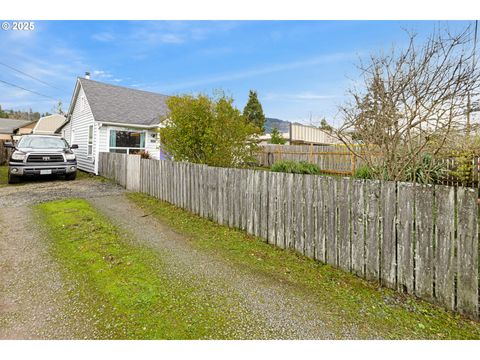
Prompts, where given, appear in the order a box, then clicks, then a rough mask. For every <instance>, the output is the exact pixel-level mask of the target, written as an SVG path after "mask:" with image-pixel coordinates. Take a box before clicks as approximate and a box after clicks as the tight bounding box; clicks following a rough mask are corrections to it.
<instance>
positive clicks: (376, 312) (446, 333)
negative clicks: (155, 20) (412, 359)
mask: <svg viewBox="0 0 480 360" xmlns="http://www.w3.org/2000/svg"><path fill="white" fill-rule="evenodd" d="M128 197H129V198H130V199H131V200H132V201H134V202H135V203H136V204H137V205H138V206H140V207H141V208H143V209H144V210H145V211H146V212H148V213H149V214H152V215H153V216H155V217H157V218H158V219H159V220H161V221H163V222H164V223H166V224H167V225H169V226H171V227H172V228H174V229H175V230H176V231H178V232H180V233H182V234H184V235H187V236H188V237H189V238H190V239H191V243H192V244H193V245H194V246H195V247H197V248H199V249H203V250H205V251H208V252H210V253H211V254H214V255H216V256H219V257H221V258H222V259H225V260H226V261H229V262H230V263H233V264H236V265H237V266H242V267H245V268H248V269H249V270H251V271H254V272H260V273H262V274H264V275H266V276H270V277H272V278H273V279H275V280H277V281H280V282H283V283H287V284H289V285H291V286H293V287H295V288H296V289H298V290H299V291H303V292H305V294H306V295H307V296H309V297H310V298H311V299H314V300H312V301H316V302H317V304H318V306H319V307H320V308H321V310H322V311H323V313H325V314H328V318H329V319H330V320H329V324H328V325H329V326H333V327H334V328H335V326H336V327H337V328H342V327H343V328H344V327H348V326H352V327H354V328H355V329H356V332H357V334H358V336H360V337H362V338H372V337H381V338H386V339H480V323H479V322H476V321H471V320H469V319H466V318H464V317H461V316H460V315H457V314H453V313H452V312H449V311H446V310H444V309H443V308H441V307H439V306H436V305H433V304H430V303H428V302H425V301H422V300H419V299H417V298H415V297H413V296H409V295H403V294H399V293H397V292H395V291H393V290H390V289H386V288H382V287H380V286H378V284H376V283H373V282H369V281H365V280H363V279H361V278H359V277H357V276H354V275H352V274H349V273H346V272H344V271H341V270H338V269H334V268H333V267H331V266H329V265H323V264H321V263H318V262H316V261H313V260H311V259H308V258H306V257H304V256H300V255H298V254H296V253H294V252H292V251H286V250H281V249H278V248H275V247H273V246H271V245H268V244H266V243H265V242H263V241H262V239H260V238H256V237H254V236H250V235H248V234H246V233H245V232H243V231H240V230H235V229H230V228H228V227H225V226H221V225H218V224H216V223H214V222H212V221H210V220H207V219H204V218H201V217H199V216H197V215H194V214H191V213H189V212H187V211H184V210H182V209H179V208H176V207H175V206H173V205H170V204H168V203H165V202H162V201H159V200H157V199H155V198H153V197H150V196H148V195H144V194H140V193H129V194H128Z"/></svg>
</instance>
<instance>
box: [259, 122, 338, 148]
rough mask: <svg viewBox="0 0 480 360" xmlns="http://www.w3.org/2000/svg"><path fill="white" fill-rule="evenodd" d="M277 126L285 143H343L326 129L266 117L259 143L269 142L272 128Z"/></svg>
mask: <svg viewBox="0 0 480 360" xmlns="http://www.w3.org/2000/svg"><path fill="white" fill-rule="evenodd" d="M274 127H275V128H277V129H278V130H279V131H280V133H281V134H282V136H283V138H284V139H285V140H286V144H287V145H340V144H343V143H342V142H341V141H340V140H339V139H338V138H337V137H335V136H333V135H332V134H330V133H329V132H328V131H326V130H322V129H319V128H318V127H315V126H312V125H303V124H298V123H290V122H287V121H283V120H280V119H274V118H267V122H266V126H265V134H263V135H262V136H260V137H259V139H260V144H261V145H265V144H268V143H269V142H270V139H271V132H272V129H273V128H274Z"/></svg>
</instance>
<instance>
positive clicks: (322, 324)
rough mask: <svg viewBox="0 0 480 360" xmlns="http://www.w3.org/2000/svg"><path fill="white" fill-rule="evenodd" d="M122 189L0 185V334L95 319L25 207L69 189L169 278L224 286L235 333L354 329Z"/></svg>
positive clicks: (70, 331)
mask: <svg viewBox="0 0 480 360" xmlns="http://www.w3.org/2000/svg"><path fill="white" fill-rule="evenodd" d="M123 192H124V190H123V189H122V188H120V187H119V186H117V185H115V184H113V183H110V182H102V181H99V180H96V179H88V178H87V179H82V180H76V181H73V182H67V181H54V182H33V183H28V184H24V185H22V186H7V187H4V188H0V252H1V256H0V339H2V338H4V339H5V338H15V339H32V338H33V339H35V338H41V339H52V338H54V339H65V338H67V339H68V338H90V339H92V338H95V327H94V326H93V327H91V326H89V325H88V324H93V323H94V322H95V320H94V319H88V318H85V315H84V314H82V313H81V307H79V306H76V305H75V299H74V298H73V299H72V296H71V294H69V285H68V284H64V283H62V279H61V276H60V272H59V269H58V264H56V262H55V261H53V260H52V259H51V258H50V256H49V254H48V251H47V250H48V249H47V248H46V244H45V242H44V241H43V239H42V229H38V225H36V222H35V219H34V217H33V216H34V215H33V214H32V211H31V208H30V205H32V204H35V203H38V202H42V201H51V200H54V199H61V198H72V197H75V198H86V199H88V201H90V203H92V204H93V205H94V206H95V207H96V208H97V209H98V210H99V211H100V212H102V213H104V214H105V215H106V216H107V217H109V218H110V219H111V220H112V222H113V223H114V224H116V225H117V226H118V227H120V228H121V229H123V230H124V232H125V233H126V234H129V235H130V239H131V241H132V242H133V243H137V244H139V245H141V246H147V247H150V248H152V249H154V250H157V251H158V253H159V255H160V256H161V257H162V261H165V264H166V265H167V268H168V269H169V272H170V274H171V276H172V277H173V278H174V279H177V280H178V281H181V282H182V283H186V284H188V285H192V286H194V287H196V288H197V289H199V291H201V292H202V293H204V295H205V297H206V298H207V299H208V297H209V296H213V297H216V296H225V295H228V294H230V295H229V296H228V297H229V298H231V299H232V301H231V304H230V306H229V307H230V310H229V311H233V312H235V313H236V314H239V315H240V317H239V318H240V320H239V321H238V323H235V324H232V326H234V327H235V329H236V333H237V336H236V337H239V338H259V339H272V338H273V339H334V338H344V339H348V338H355V337H356V330H355V329H352V328H347V327H345V328H344V329H341V328H340V329H339V328H338V327H336V328H335V330H334V329H333V328H332V327H331V326H329V325H330V324H329V319H328V314H326V313H323V312H322V311H321V310H320V309H319V308H318V306H316V305H315V299H312V298H310V297H308V296H307V295H305V294H302V293H300V292H298V291H297V290H296V289H293V288H292V287H291V286H288V285H286V284H282V283H280V282H278V281H273V280H272V279H270V278H268V277H266V276H264V275H261V274H258V273H255V272H252V271H251V270H249V269H245V268H241V267H238V266H234V265H231V264H229V263H226V262H224V261H223V260H222V259H220V258H216V257H214V256H212V255H211V254H207V253H203V252H201V251H198V250H195V249H194V248H193V247H192V245H190V244H189V240H188V239H186V238H185V237H184V236H183V235H181V234H178V233H176V232H174V231H173V230H172V229H171V228H169V227H168V226H166V225H164V224H162V223H160V222H159V221H158V220H156V219H154V218H152V217H151V216H148V214H145V213H144V212H143V210H141V209H140V208H138V207H137V206H136V205H135V204H134V203H132V202H131V201H129V200H128V199H127V198H126V197H125V196H123V194H122V193H123ZM18 224H20V225H21V226H18ZM36 227H37V228H36ZM69 295H70V296H69ZM242 314H243V315H244V316H243V315H242Z"/></svg>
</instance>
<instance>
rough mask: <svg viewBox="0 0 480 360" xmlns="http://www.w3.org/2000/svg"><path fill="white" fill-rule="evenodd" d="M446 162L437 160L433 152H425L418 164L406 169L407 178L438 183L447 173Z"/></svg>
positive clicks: (424, 182) (421, 182) (427, 182)
mask: <svg viewBox="0 0 480 360" xmlns="http://www.w3.org/2000/svg"><path fill="white" fill-rule="evenodd" d="M447 171H448V170H447V168H446V166H445V164H444V163H442V162H437V161H435V159H434V158H433V156H432V155H431V154H424V155H423V156H422V159H421V161H420V162H419V163H418V164H412V165H410V166H408V167H407V168H406V169H405V180H406V181H413V182H417V183H420V184H436V183H438V182H440V181H441V180H442V178H443V177H444V176H445V175H446V174H447Z"/></svg>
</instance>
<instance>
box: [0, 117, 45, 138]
mask: <svg viewBox="0 0 480 360" xmlns="http://www.w3.org/2000/svg"><path fill="white" fill-rule="evenodd" d="M36 123H37V121H31V120H17V119H0V140H7V141H12V140H18V138H19V137H20V136H21V135H26V134H30V133H32V130H33V128H34V127H35V125H36Z"/></svg>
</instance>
